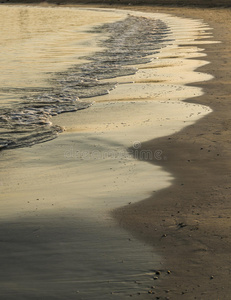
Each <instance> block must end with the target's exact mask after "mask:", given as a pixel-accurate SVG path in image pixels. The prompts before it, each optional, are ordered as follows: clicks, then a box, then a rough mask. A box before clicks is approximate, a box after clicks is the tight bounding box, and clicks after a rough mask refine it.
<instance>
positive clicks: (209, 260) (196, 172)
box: [115, 8, 231, 299]
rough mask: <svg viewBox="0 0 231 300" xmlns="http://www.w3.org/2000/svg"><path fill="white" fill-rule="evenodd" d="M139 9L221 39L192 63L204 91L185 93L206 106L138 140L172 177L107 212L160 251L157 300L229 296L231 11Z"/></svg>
mask: <svg viewBox="0 0 231 300" xmlns="http://www.w3.org/2000/svg"><path fill="white" fill-rule="evenodd" d="M140 10H144V11H146V10H148V11H161V12H162V11H163V12H169V13H173V14H176V15H180V16H187V17H192V18H201V19H203V20H205V22H207V23H208V24H209V25H210V26H211V27H213V28H214V30H213V35H214V39H217V40H220V41H221V42H222V43H221V44H217V45H215V46H214V45H205V46H204V48H205V52H206V53H207V54H208V56H207V58H206V59H207V60H208V61H210V62H211V63H210V64H209V65H206V66H203V67H202V68H200V69H199V70H200V71H203V72H208V73H209V74H212V75H213V76H214V79H213V80H211V81H208V82H203V83H196V86H200V87H202V88H203V90H204V92H205V94H204V95H203V96H201V97H198V98H194V99H187V100H186V102H188V103H200V104H204V105H208V106H209V107H210V108H212V109H213V113H212V114H209V115H207V116H206V117H204V118H203V119H202V120H200V121H198V122H197V123H196V124H194V125H192V126H189V127H187V128H185V129H184V130H182V131H180V132H179V133H177V134H174V135H170V136H168V137H164V138H160V139H155V140H152V141H149V142H146V143H145V144H142V150H144V149H153V151H154V150H155V149H156V148H159V149H162V151H163V153H164V155H165V156H166V157H167V160H165V161H164V160H162V161H160V162H159V164H158V165H160V166H161V167H162V168H164V170H166V171H168V172H170V173H171V174H173V175H174V176H175V180H174V184H173V185H172V186H171V187H169V188H167V189H165V190H162V191H160V192H158V193H156V194H153V196H151V197H150V198H149V199H146V200H144V201H142V202H140V203H138V204H134V205H132V206H131V205H130V206H128V207H125V208H123V209H119V210H117V211H116V212H115V216H116V218H117V219H118V220H119V222H120V224H121V225H123V226H125V227H126V228H128V229H129V230H132V232H133V233H134V235H135V236H137V237H139V238H141V239H143V240H145V241H146V242H148V243H150V244H152V245H155V247H156V248H157V249H158V251H159V253H161V254H162V255H164V258H165V268H164V271H163V272H162V273H161V275H160V276H157V277H159V279H158V284H157V285H156V289H153V293H155V295H156V296H157V297H160V298H158V299H167V298H165V297H169V299H181V298H182V299H183V298H184V299H230V295H231V288H230V270H231V265H230V249H231V238H230V226H231V220H230V214H231V205H230V189H231V184H230V167H231V164H230V161H231V157H230V156H231V152H230V130H229V129H230V94H231V86H230V80H231V73H230V70H231V60H230V48H231V45H230V40H231V34H230V30H229V28H230V26H231V24H230V20H231V11H230V10H229V9H217V10H216V9H190V8H185V9H180V11H179V9H177V8H169V9H163V8H140ZM153 163H154V164H157V162H153ZM167 270H170V271H171V273H170V274H166V271H167Z"/></svg>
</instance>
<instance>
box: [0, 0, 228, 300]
mask: <svg viewBox="0 0 231 300" xmlns="http://www.w3.org/2000/svg"><path fill="white" fill-rule="evenodd" d="M64 4H65V3H64ZM115 8H116V6H115ZM117 8H120V9H131V6H128V7H121V6H120V7H117ZM132 8H133V9H134V10H136V11H144V12H146V13H152V12H153V13H157V14H159V13H160V14H173V15H176V16H179V17H182V18H186V19H187V20H185V21H184V22H185V23H183V21H182V23H181V24H175V29H176V30H175V33H174V32H173V33H174V34H175V36H177V34H178V38H179V40H178V44H176V45H173V46H172V47H169V48H168V47H166V48H163V50H162V51H161V52H160V54H158V55H159V57H160V58H161V59H159V60H158V59H155V60H154V61H153V63H151V64H150V65H148V66H144V65H143V66H142V65H141V66H140V69H139V72H138V73H137V74H136V75H134V76H131V78H130V77H129V78H123V79H121V81H122V82H121V83H122V84H121V85H119V87H118V88H117V90H115V91H112V92H111V93H110V96H109V98H108V100H105V98H104V97H98V98H96V103H95V104H94V105H93V106H92V107H91V108H90V109H88V110H83V111H81V112H79V114H78V117H76V114H74V113H70V114H68V116H67V115H63V116H61V115H60V116H59V117H57V118H56V119H54V120H53V121H54V124H56V123H57V124H59V125H61V126H65V127H66V132H65V133H64V134H62V135H60V137H59V138H58V139H56V140H54V141H51V142H49V143H44V144H41V145H36V146H34V147H32V148H25V149H18V150H17V151H15V152H14V150H12V151H11V150H10V151H8V152H3V154H2V155H1V160H2V164H1V178H2V180H1V187H2V191H3V192H2V201H1V218H2V223H1V225H2V228H3V230H2V239H1V240H2V243H3V246H4V247H3V248H2V249H4V250H2V251H0V259H1V261H2V262H3V263H2V266H3V268H2V270H3V271H2V272H1V274H0V275H1V276H0V280H1V285H2V292H4V294H3V295H4V299H16V298H15V297H16V296H17V299H37V298H36V297H40V298H39V299H47V300H50V299H55V300H56V299H65V298H68V299H81V298H80V297H82V295H83V296H84V292H85V290H86V288H87V287H88V286H89V282H90V283H92V282H94V284H95V283H96V281H94V278H95V277H97V274H101V273H102V272H103V274H106V275H107V274H113V276H114V275H115V278H114V277H113V280H112V281H113V284H114V285H113V291H114V290H116V291H117V290H120V291H121V293H122V294H121V295H122V296H120V295H119V297H120V299H123V297H124V298H126V297H129V298H130V295H132V296H133V298H134V299H140V298H141V297H142V299H150V298H151V297H152V298H153V299H176V300H177V299H181V298H182V299H183V298H184V299H187V300H188V299H189V300H191V299H214V300H215V299H230V294H231V288H230V270H231V265H230V249H231V238H230V234H229V233H230V226H231V221H230V212H231V207H230V189H231V184H230V167H231V166H230V161H231V157H230V156H231V153H230V140H231V138H230V130H229V128H230V125H231V124H230V122H231V121H230V103H229V102H230V94H231V86H230V76H231V73H230V70H231V62H230V53H231V52H230V50H231V49H230V48H231V45H230V40H231V33H230V30H229V29H230V27H231V21H230V20H231V12H230V10H229V9H208V8H207V9H200V8H180V9H179V8H174V7H170V8H163V7H149V6H147V7H146V6H142V7H136V8H135V7H132ZM166 18H169V19H168V21H169V22H172V21H171V20H173V19H174V18H173V19H171V17H168V15H166ZM191 18H192V19H191ZM194 19H201V20H202V22H203V20H204V21H205V22H206V23H207V24H208V25H209V26H210V27H212V28H213V36H212V37H210V38H209V36H208V35H204V34H205V33H204V32H202V31H203V27H200V26H201V22H199V23H197V22H198V21H194ZM182 24H188V25H190V26H191V27H193V26H195V27H193V28H194V29H195V30H193V32H191V34H192V35H191V39H187V34H188V35H190V30H189V31H188V33H187V28H188V27H187V26H183V25H182ZM198 24H199V25H198ZM197 25H198V27H197ZM172 26H173V27H174V24H173V23H172ZM180 26H181V27H180ZM190 26H189V27H190ZM180 29H181V30H180ZM204 29H206V25H205V28H204ZM184 31H186V33H185V32H184ZM182 33H185V35H184V34H183V38H182V40H181V41H180V36H181V34H182ZM194 39H198V42H194V41H193V40H194ZM208 41H211V43H208ZM214 41H221V43H214ZM204 49H205V50H204ZM205 53H206V54H207V56H205ZM159 62H160V63H159ZM208 62H210V63H208ZM158 64H159V65H158ZM174 68H175V69H174ZM155 69H159V72H157V73H156V74H155V73H153V71H154V72H155ZM170 70H171V72H172V73H171V72H170ZM212 76H213V77H212ZM147 78H148V80H147ZM128 80H129V81H128ZM131 82H133V83H134V84H131ZM151 84H155V85H156V90H155V92H153V89H152V88H151V87H150V85H151ZM138 87H139V88H138ZM116 91H118V92H116ZM140 91H145V95H146V96H145V97H144V96H143V93H140ZM156 91H157V92H156ZM134 95H135V97H134ZM166 95H170V96H169V98H168V99H166ZM185 98H187V100H184V99H185ZM183 100H184V101H183ZM134 103H135V105H134ZM112 108H113V109H112ZM140 111H142V112H143V113H142V114H140ZM151 111H154V115H153V114H152V115H151V116H150V112H151ZM105 112H107V113H105ZM103 116H105V117H104V118H103ZM151 117H153V120H154V121H153V120H152V118H151ZM124 119H126V122H125V121H124ZM150 119H151V120H150ZM186 125H187V127H185V126H186ZM134 150H135V151H134ZM147 152H148V153H152V155H151V159H150V157H149V159H148V160H147V159H146V157H144V156H143V155H141V153H147ZM102 153H103V154H105V157H103V159H102ZM108 153H111V155H109V156H108ZM118 154H119V155H118ZM112 157H113V159H112ZM12 165H13V166H12ZM89 175H90V176H89ZM152 176H153V177H152ZM153 184H154V185H153ZM76 199H77V200H78V201H77V200H76ZM144 199H145V200H144ZM96 203H97V205H96ZM111 211H112V213H111ZM110 213H111V215H110ZM60 222H61V223H62V226H61V225H60ZM118 224H119V225H120V227H119V226H118ZM123 228H125V229H126V231H124V230H123ZM108 230H109V231H108ZM21 237H22V238H21ZM76 237H78V239H77V238H76ZM124 240H126V241H129V242H130V241H134V244H133V245H132V246H131V245H129V246H127V244H126V246H124V248H123V247H122V246H121V245H124ZM86 241H87V246H86V244H85V246H86V247H87V249H88V250H89V249H94V247H96V246H97V247H99V248H98V249H99V250H95V254H94V258H92V260H90V261H88V264H87V267H86V266H84V268H83V274H84V276H85V277H84V278H85V280H83V281H84V283H83V282H81V283H80V284H79V286H80V289H78V290H77V288H76V282H78V280H79V279H76V278H75V280H73V281H71V280H70V278H73V274H76V273H75V272H76V270H77V269H78V270H79V272H81V270H80V269H79V260H80V261H81V255H83V254H81V251H80V250H79V248H80V246H81V245H83V244H82V243H84V242H86ZM102 241H103V242H102ZM85 246H84V247H85ZM101 246H102V249H101V248H100V247H101ZM7 247H8V248H7ZM107 247H108V249H109V253H110V260H111V261H113V264H111V265H110V267H111V269H108V264H105V265H102V263H101V262H102V261H104V260H105V256H104V255H105V254H104V252H103V251H104V250H105V248H107ZM131 248H132V249H133V250H134V251H130V249H131ZM15 249H16V251H15ZM83 249H84V248H83ZM83 249H82V253H83V252H84V250H83ZM96 249H97V248H96ZM111 249H113V251H114V252H113V251H112V250H111ZM135 249H137V251H138V252H136V251H135ZM152 251H153V253H155V254H154V257H152V255H150V253H152ZM9 253H10V255H9ZM76 253H78V255H79V256H78V255H76ZM102 253H103V254H102ZM116 253H117V254H116ZM118 253H119V255H118ZM142 254H143V255H142ZM84 255H85V256H87V257H91V255H92V252H90V250H89V252H88V251H86V253H84ZM115 255H118V256H116V259H115V258H114V257H115ZM18 257H20V260H19V259H18ZM77 257H78V259H79V257H80V259H79V260H78V259H77ZM99 257H100V259H101V261H100V262H99V260H98V258H99ZM124 257H125V259H124V261H125V262H126V264H124V265H123V266H122V267H121V262H124V261H123V258H124ZM61 258H62V259H61ZM95 261H96V263H95ZM134 262H138V263H137V264H136V263H135V264H134ZM94 264H95V265H94ZM93 265H94V268H93V267H92V266H93ZM9 266H10V268H9ZM85 267H86V269H85ZM12 270H13V274H14V276H13V277H12ZM22 270H23V272H22ZM63 270H64V272H63ZM89 270H90V272H89ZM144 270H146V271H147V272H146V274H144V275H143V273H142V272H143V271H144ZM155 270H156V271H157V272H155ZM24 271H25V272H24ZM62 272H63V273H62ZM127 272H128V273H127ZM20 274H23V276H22V275H20ZM89 274H90V275H91V276H92V278H93V281H88V280H87V279H86V278H87V277H88V276H90V275H89ZM124 274H125V275H124ZM133 274H136V276H137V277H138V279H142V280H143V282H145V283H144V284H143V285H140V286H138V285H137V282H135V281H134V277H133ZM106 275H105V276H106ZM120 276H125V279H124V281H123V283H124V284H123V288H121V286H120V285H119V286H117V283H118V282H119V279H120ZM129 276H130V277H129ZM118 278H119V279H118ZM131 278H132V280H131ZM154 279H155V280H154ZM28 282H29V285H28ZM98 282H100V278H99V281H98ZM78 283H79V282H78ZM100 290H101V287H100V285H99V284H98V283H96V284H95V285H94V286H93V287H92V295H94V296H95V299H100V300H101V299H114V298H113V297H114V296H115V295H113V294H111V293H109V291H111V290H110V286H109V288H108V286H107V287H106V289H105V291H106V292H105V293H104V292H103V296H102V297H98V298H97V296H96V295H98V294H97V293H100ZM9 291H10V292H9ZM54 291H55V292H54ZM67 291H68V292H67ZM103 291H104V290H103ZM79 292H80V294H78V293H79ZM81 292H83V294H81ZM101 293H102V290H101ZM139 293H140V294H141V295H140V294H139ZM25 295H26V296H27V298H25ZM124 295H126V297H125V296H124ZM116 296H117V297H118V295H117V294H116ZM33 297H34V298H33ZM76 297H77V298H76ZM103 297H104V298H103ZM84 299H85V298H84ZM86 299H87V298H86Z"/></svg>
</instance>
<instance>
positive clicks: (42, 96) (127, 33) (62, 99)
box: [0, 15, 170, 150]
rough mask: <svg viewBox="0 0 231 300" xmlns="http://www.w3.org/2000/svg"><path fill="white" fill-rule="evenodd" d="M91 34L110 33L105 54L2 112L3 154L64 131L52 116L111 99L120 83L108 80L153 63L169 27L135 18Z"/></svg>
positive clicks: (104, 43) (62, 74) (0, 142)
mask: <svg viewBox="0 0 231 300" xmlns="http://www.w3.org/2000/svg"><path fill="white" fill-rule="evenodd" d="M91 32H94V33H101V34H104V35H106V37H107V38H106V39H105V40H104V41H102V42H101V46H102V47H103V48H104V50H103V51H100V52H97V53H95V55H94V57H87V60H88V61H89V62H88V63H86V64H83V65H76V66H73V67H71V68H69V69H68V70H67V71H65V72H59V73H54V74H53V76H52V78H51V80H50V81H51V88H50V89H49V88H46V89H44V91H41V89H38V90H36V89H34V90H32V91H31V90H27V89H25V90H23V91H21V92H23V93H24V94H25V93H27V94H28V93H29V94H30V95H29V96H26V95H24V96H22V97H21V98H20V104H17V105H14V106H12V107H11V108H7V109H2V110H1V111H0V125H1V131H0V150H1V149H10V148H16V147H25V146H31V145H33V144H36V143H41V142H45V141H48V140H51V139H54V138H55V137H56V136H57V135H58V133H59V132H62V128H61V127H59V126H53V125H52V122H51V117H52V116H55V115H57V114H61V113H65V112H71V111H77V110H80V109H85V108H88V107H89V106H90V105H91V104H92V103H91V102H90V101H88V100H87V98H92V97H95V96H100V95H106V94H108V93H109V92H110V90H112V89H114V88H116V84H117V83H116V82H114V83H111V82H110V83H109V82H105V80H107V79H111V78H116V77H118V76H128V75H133V74H135V73H136V72H137V69H136V68H135V67H132V65H136V64H144V63H148V62H150V60H151V58H150V57H148V56H149V55H152V54H154V53H156V52H158V50H159V49H160V48H162V47H164V44H163V42H167V41H170V40H168V33H169V28H168V27H167V25H166V24H165V23H164V22H162V21H161V20H155V19H148V18H144V17H137V16H130V15H129V16H128V17H127V18H126V19H125V20H123V21H118V22H115V23H110V24H104V25H101V26H98V27H96V28H94V29H93V30H92V31H91ZM102 80H104V81H102ZM11 92H12V91H11ZM17 92H18V90H17ZM81 99H83V100H81Z"/></svg>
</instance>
